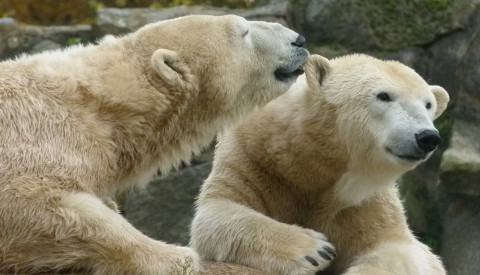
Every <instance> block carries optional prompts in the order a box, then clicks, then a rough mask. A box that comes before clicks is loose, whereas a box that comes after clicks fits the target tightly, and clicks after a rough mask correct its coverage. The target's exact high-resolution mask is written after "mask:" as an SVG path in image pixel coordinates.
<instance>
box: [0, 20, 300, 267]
mask: <svg viewBox="0 0 480 275" xmlns="http://www.w3.org/2000/svg"><path fill="white" fill-rule="evenodd" d="M303 43H304V38H303V37H302V36H300V35H298V34H297V33H295V32H293V31H291V30H290V29H287V28H285V27H282V26H281V25H279V24H273V23H266V22H256V21H247V20H245V19H243V18H241V17H238V16H233V15H229V16H187V17H182V18H178V19H173V20H168V21H162V22H157V23H153V24H149V25H147V26H145V27H143V28H140V29H139V30H138V31H136V32H134V33H132V34H128V35H126V36H124V37H121V38H115V37H112V36H109V37H106V38H105V39H103V40H101V41H100V42H99V44H98V45H89V46H78V47H74V48H70V49H67V50H64V51H53V52H46V53H41V54H37V55H33V56H22V57H19V58H17V59H16V60H8V61H4V62H1V63H0V129H1V130H0V272H10V273H37V272H40V273H42V272H61V271H62V270H65V269H67V270H81V271H83V272H90V273H94V274H155V275H158V274H177V272H176V271H175V270H174V269H175V268H179V269H180V271H182V270H190V271H191V272H194V273H195V272H197V271H198V270H199V269H200V268H201V265H200V261H199V257H198V255H197V253H196V252H195V251H194V250H192V249H191V248H186V247H178V246H175V245H170V244H166V243H164V242H161V241H156V240H152V239H150V238H148V237H147V236H145V235H143V234H142V233H141V232H139V231H138V230H136V229H135V228H134V227H132V226H131V225H130V224H129V223H128V222H127V221H126V220H125V219H124V218H123V217H122V216H121V215H120V214H118V213H117V211H116V205H115V204H114V203H113V201H112V200H111V199H109V197H111V196H113V195H114V194H115V192H117V191H119V190H122V189H128V188H131V187H132V186H136V185H143V184H146V183H147V182H148V180H149V179H150V178H151V177H152V175H154V174H155V173H156V172H157V171H158V169H160V170H161V171H162V172H164V173H165V172H168V171H169V170H170V169H171V168H172V167H175V166H178V165H179V164H180V163H181V162H182V161H187V162H188V160H189V159H190V158H191V156H192V154H195V153H198V152H199V151H200V150H201V149H202V148H203V147H204V146H206V145H208V144H209V143H210V141H211V140H212V139H213V138H214V136H215V134H216V133H217V131H219V130H221V129H223V128H224V127H227V126H229V125H231V124H232V123H234V122H235V121H236V120H237V119H239V118H240V117H241V116H243V115H245V114H246V113H248V112H249V111H250V110H253V108H254V107H255V106H261V105H264V104H265V103H266V102H267V101H269V100H271V99H273V98H274V97H276V96H278V95H280V94H281V93H284V92H286V91H287V89H288V88H289V87H290V86H291V84H292V83H293V82H294V81H295V79H296V77H297V75H299V74H301V73H302V72H303V70H302V67H301V66H302V64H303V63H304V62H305V60H306V59H307V57H308V52H307V51H306V50H305V49H304V48H303Z"/></svg>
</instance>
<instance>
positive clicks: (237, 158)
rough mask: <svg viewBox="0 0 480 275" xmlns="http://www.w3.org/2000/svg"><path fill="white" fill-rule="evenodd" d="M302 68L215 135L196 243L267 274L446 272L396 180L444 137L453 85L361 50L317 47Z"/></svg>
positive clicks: (205, 254) (206, 255)
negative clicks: (334, 51)
mask: <svg viewBox="0 0 480 275" xmlns="http://www.w3.org/2000/svg"><path fill="white" fill-rule="evenodd" d="M305 72H306V75H305V78H303V77H301V78H299V80H298V81H297V83H296V84H295V85H294V86H292V88H291V89H290V90H289V92H287V93H286V94H285V95H283V96H281V97H279V98H277V99H275V100H273V101H272V102H270V103H269V104H267V106H266V107H264V108H262V109H261V110H259V111H258V112H256V113H255V114H254V115H252V116H250V117H249V118H248V119H247V120H245V121H243V122H242V123H241V124H239V125H237V126H236V127H235V128H233V129H232V130H230V131H228V132H226V133H224V134H222V136H221V137H220V138H219V142H218V145H217V149H216V152H215V160H214V167H213V171H212V173H211V174H210V176H209V177H208V179H207V180H206V182H205V184H204V185H203V187H202V190H201V194H200V196H199V198H198V201H197V211H196V214H195V218H194V221H193V224H192V239H191V245H192V246H193V247H194V248H196V249H197V251H198V252H199V254H200V256H201V257H202V258H203V259H208V260H216V261H224V262H232V263H238V264H243V265H247V266H250V267H255V268H258V269H261V270H264V271H267V272H271V273H272V274H290V275H292V274H315V273H316V272H319V271H320V272H319V273H317V274H350V275H353V274H364V275H373V274H398V275H400V274H402V275H404V274H409V275H428V274H430V275H438V274H445V270H444V268H443V265H442V263H441V261H440V260H439V259H438V258H437V257H436V256H435V255H434V254H433V253H432V252H431V251H430V250H429V249H428V248H427V247H426V246H425V245H423V244H422V243H420V242H419V241H418V240H416V238H415V237H414V235H413V234H412V232H411V231H410V230H409V228H408V225H407V222H406V218H405V215H404V212H403V207H402V203H401V200H400V198H399V195H398V192H397V187H396V185H395V181H396V180H397V179H398V178H399V177H400V176H401V175H402V174H403V173H404V172H406V171H408V170H411V169H413V168H414V167H416V166H417V165H418V164H419V163H421V162H422V161H425V160H426V159H428V157H429V156H430V155H431V154H432V152H433V151H434V150H435V149H436V147H437V145H438V144H439V142H440V136H439V133H438V131H437V130H436V129H435V127H434V125H433V120H434V119H435V118H437V117H438V116H439V115H440V114H442V112H443V111H444V110H445V109H446V107H447V103H448V101H449V96H448V94H447V92H446V91H445V90H444V89H443V88H441V87H439V86H430V85H428V84H427V83H426V82H425V81H424V80H423V79H422V78H421V77H420V76H419V75H418V74H417V73H415V71H413V70H412V69H410V68H408V67H406V66H404V65H402V64H400V63H398V62H394V61H381V60H378V59H375V58H373V57H369V56H365V55H350V56H345V57H341V58H337V59H333V60H327V59H325V58H323V57H321V56H316V55H314V56H311V57H310V59H309V60H308V61H307V64H306V66H305ZM327 237H328V239H327Z"/></svg>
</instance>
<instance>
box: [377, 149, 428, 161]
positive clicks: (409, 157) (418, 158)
mask: <svg viewBox="0 0 480 275" xmlns="http://www.w3.org/2000/svg"><path fill="white" fill-rule="evenodd" d="M386 150H387V152H389V153H390V154H392V155H394V156H396V157H397V158H399V159H403V160H406V161H412V162H414V161H421V160H423V159H425V157H426V155H425V154H419V155H400V154H397V153H394V152H393V151H392V150H391V149H390V148H388V147H387V148H386Z"/></svg>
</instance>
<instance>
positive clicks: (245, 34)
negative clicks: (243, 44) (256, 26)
mask: <svg viewBox="0 0 480 275" xmlns="http://www.w3.org/2000/svg"><path fill="white" fill-rule="evenodd" d="M249 31H250V30H247V31H245V32H244V33H243V34H242V37H245V36H247V34H248V32H249Z"/></svg>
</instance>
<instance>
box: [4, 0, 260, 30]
mask: <svg viewBox="0 0 480 275" xmlns="http://www.w3.org/2000/svg"><path fill="white" fill-rule="evenodd" d="M261 1H262V0H68V1H58V0H35V1H31V0H4V1H0V17H3V16H10V17H14V18H15V19H16V20H18V21H21V22H24V23H28V24H35V25H72V24H89V23H91V22H92V21H93V19H94V17H95V13H96V10H97V9H102V8H105V7H115V8H132V7H149V8H166V7H172V6H178V5H187V6H192V5H202V4H206V5H212V6H217V7H228V8H250V7H253V6H254V5H256V4H258V3H259V2H261Z"/></svg>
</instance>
